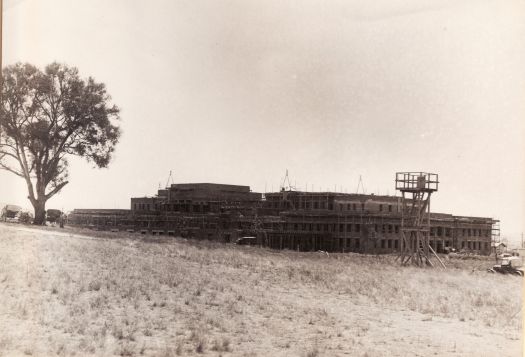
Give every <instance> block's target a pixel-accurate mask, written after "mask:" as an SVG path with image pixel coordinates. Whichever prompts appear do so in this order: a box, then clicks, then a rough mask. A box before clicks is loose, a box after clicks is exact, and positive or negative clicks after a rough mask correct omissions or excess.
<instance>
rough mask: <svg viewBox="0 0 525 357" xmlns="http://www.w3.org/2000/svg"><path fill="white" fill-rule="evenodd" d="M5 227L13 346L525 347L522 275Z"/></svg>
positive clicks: (1, 287) (30, 349)
mask: <svg viewBox="0 0 525 357" xmlns="http://www.w3.org/2000/svg"><path fill="white" fill-rule="evenodd" d="M97 235H98V236H99V237H98V238H90V237H89V235H84V236H81V235H73V234H71V233H70V232H67V233H57V232H55V231H53V230H41V229H32V228H25V227H24V228H23V227H20V226H6V225H0V299H1V301H2V303H1V304H0V316H1V319H0V354H3V355H6V356H13V355H15V356H28V355H33V356H47V355H63V356H69V355H74V354H75V355H77V356H84V355H96V356H113V355H117V356H141V355H144V356H177V355H209V356H219V355H222V356H230V355H231V356H269V355H271V356H345V355H346V356H492V355H498V356H521V335H522V325H521V321H522V317H521V312H520V309H521V291H522V279H521V278H518V277H513V276H502V275H490V274H487V273H485V272H484V271H483V269H484V265H488V266H490V265H491V264H492V262H491V261H488V260H486V261H483V260H481V261H479V260H472V261H467V260H465V261H461V262H451V264H450V265H451V266H455V268H452V269H448V270H446V271H441V270H437V269H435V270H430V269H423V270H418V269H415V268H410V267H408V268H399V267H398V265H397V264H396V263H395V262H394V261H393V257H390V256H381V257H373V256H360V255H353V254H330V255H329V256H327V255H325V254H318V253H296V252H276V251H271V250H267V249H259V248H252V247H238V246H231V245H222V244H215V243H211V242H198V241H186V240H183V239H179V238H173V239H170V240H167V241H163V242H152V241H148V240H144V239H138V238H137V237H134V238H133V237H126V236H124V235H119V234H110V235H107V236H106V238H104V237H103V236H104V235H103V234H97Z"/></svg>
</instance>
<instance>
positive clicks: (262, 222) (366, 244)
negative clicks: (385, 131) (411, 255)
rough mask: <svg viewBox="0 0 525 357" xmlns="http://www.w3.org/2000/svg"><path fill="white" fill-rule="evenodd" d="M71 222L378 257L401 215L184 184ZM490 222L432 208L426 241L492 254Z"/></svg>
mask: <svg viewBox="0 0 525 357" xmlns="http://www.w3.org/2000/svg"><path fill="white" fill-rule="evenodd" d="M112 211H114V212H113V213H112ZM69 222H70V223H72V224H78V225H84V226H86V225H88V226H95V227H97V228H98V229H118V230H129V231H136V232H141V233H144V234H146V233H152V234H164V235H174V236H183V237H193V238H200V239H212V240H218V241H225V242H232V241H235V240H236V239H238V238H240V237H243V236H254V237H257V242H258V244H260V245H262V246H267V247H270V248H275V249H292V250H300V251H316V250H325V251H330V252H359V253H371V254H382V253H393V252H396V251H397V250H398V248H399V244H400V243H399V240H400V238H401V225H402V212H401V202H400V198H399V197H394V196H378V195H373V194H371V195H365V194H344V193H336V192H301V191H287V190H282V191H280V192H272V193H266V194H264V195H262V194H260V193H255V192H252V191H251V190H250V187H249V186H238V185H223V184H213V183H187V184H173V185H171V186H170V187H168V188H165V189H161V190H159V191H158V193H157V195H156V196H154V197H136V198H131V208H130V210H98V211H97V210H94V211H89V210H75V211H73V213H72V214H70V217H69ZM496 222H497V221H496V220H494V219H492V218H486V217H466V216H454V215H452V214H443V213H431V214H430V221H429V222H428V230H429V232H430V241H431V245H432V247H433V248H434V250H435V251H437V252H441V253H443V252H447V251H450V250H452V249H456V250H458V251H460V250H465V251H470V252H473V253H477V254H490V251H491V237H492V229H493V225H494V224H495V223H496Z"/></svg>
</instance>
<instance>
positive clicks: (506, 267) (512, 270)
mask: <svg viewBox="0 0 525 357" xmlns="http://www.w3.org/2000/svg"><path fill="white" fill-rule="evenodd" d="M488 272H489V273H500V274H511V275H519V276H523V262H522V261H521V258H518V257H508V258H503V259H502V260H501V264H496V265H494V266H493V267H492V268H490V269H488Z"/></svg>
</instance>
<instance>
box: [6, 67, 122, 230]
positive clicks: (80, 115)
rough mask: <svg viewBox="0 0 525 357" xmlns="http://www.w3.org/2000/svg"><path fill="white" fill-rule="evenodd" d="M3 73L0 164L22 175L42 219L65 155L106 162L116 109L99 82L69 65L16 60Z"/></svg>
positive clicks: (60, 179) (115, 134) (64, 178)
mask: <svg viewBox="0 0 525 357" xmlns="http://www.w3.org/2000/svg"><path fill="white" fill-rule="evenodd" d="M2 76H3V78H2V79H3V81H2V105H1V107H0V168H2V169H5V170H7V171H10V172H12V173H13V174H15V175H18V176H20V177H22V178H24V179H25V181H26V184H27V189H28V194H29V196H28V198H29V200H30V201H31V204H32V205H33V207H34V208H35V224H42V223H43V219H45V202H46V201H47V200H48V199H50V198H51V197H53V196H54V195H55V194H57V193H58V192H59V191H60V190H61V189H62V188H63V187H64V186H65V185H66V184H67V183H68V160H67V158H68V156H72V155H74V156H80V157H83V158H85V159H87V160H88V161H89V162H92V163H93V164H94V165H95V166H98V167H107V166H108V164H109V162H110V159H111V155H112V153H113V152H114V149H115V145H116V144H117V142H118V139H119V137H120V128H119V127H118V125H117V121H118V119H119V108H118V107H116V106H115V105H112V104H110V101H111V97H110V96H109V94H108V93H107V91H106V88H105V85H104V84H102V83H97V82H95V80H94V79H93V78H91V77H90V78H87V79H82V78H80V77H79V74H78V70H77V69H76V68H74V67H68V66H66V65H63V64H59V63H52V64H50V65H48V66H47V67H46V68H45V69H44V71H41V70H39V69H38V68H36V67H35V66H33V65H31V64H22V63H17V64H15V65H11V66H8V67H6V68H4V69H3V71H2ZM42 210H43V213H42V212H41V211H42ZM42 215H44V217H41V216H42Z"/></svg>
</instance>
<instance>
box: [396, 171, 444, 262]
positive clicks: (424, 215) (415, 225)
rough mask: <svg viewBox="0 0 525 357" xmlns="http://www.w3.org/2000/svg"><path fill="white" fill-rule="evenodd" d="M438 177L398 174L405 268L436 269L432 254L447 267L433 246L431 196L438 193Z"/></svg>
mask: <svg viewBox="0 0 525 357" xmlns="http://www.w3.org/2000/svg"><path fill="white" fill-rule="evenodd" d="M438 184H439V181H438V175H437V174H432V173H428V172H397V173H396V190H399V191H400V192H401V214H402V216H401V239H400V241H399V243H400V244H399V257H398V259H400V261H401V264H402V265H408V264H409V263H412V264H414V265H417V266H420V267H422V266H426V265H428V266H434V264H433V263H432V262H431V261H430V256H431V254H432V255H433V256H434V257H435V258H436V259H437V260H438V261H439V263H440V264H441V266H442V267H443V268H445V264H443V262H442V261H441V259H440V258H439V257H438V255H437V254H436V252H435V251H434V249H432V246H431V245H430V196H431V195H432V193H433V192H436V191H437V190H438Z"/></svg>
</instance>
